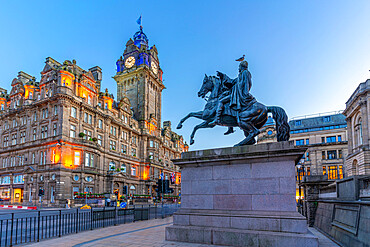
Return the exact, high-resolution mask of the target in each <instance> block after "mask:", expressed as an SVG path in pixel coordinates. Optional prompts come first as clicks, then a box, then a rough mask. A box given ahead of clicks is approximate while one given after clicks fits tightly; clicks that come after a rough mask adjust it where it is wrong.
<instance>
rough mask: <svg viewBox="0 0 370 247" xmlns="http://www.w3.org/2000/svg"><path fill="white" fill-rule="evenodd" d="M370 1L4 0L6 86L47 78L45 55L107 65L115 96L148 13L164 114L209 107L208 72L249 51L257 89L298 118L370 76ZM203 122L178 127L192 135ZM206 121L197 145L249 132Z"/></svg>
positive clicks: (227, 69) (327, 107) (339, 102)
mask: <svg viewBox="0 0 370 247" xmlns="http://www.w3.org/2000/svg"><path fill="white" fill-rule="evenodd" d="M369 13H370V1H339V0H335V1H322V0H321V1H230V0H229V1H215V0H213V1H181V2H180V1H115V0H114V1H3V2H2V4H1V6H0V31H1V38H0V54H1V56H0V87H3V88H6V89H8V90H10V84H11V81H12V79H13V78H14V77H16V76H17V73H18V71H21V70H22V71H24V72H26V73H29V74H31V75H33V76H35V77H36V78H37V80H38V81H39V79H40V72H41V71H42V69H43V67H44V62H45V58H46V57H52V58H54V59H56V60H57V61H59V62H63V61H64V60H71V61H72V59H75V60H76V61H77V64H78V65H79V66H80V67H82V68H83V69H86V70H88V69H89V68H91V67H93V66H96V65H98V66H100V67H101V68H102V70H103V82H102V90H104V89H105V88H108V89H109V91H110V92H112V93H114V95H116V83H115V81H114V80H113V79H112V76H113V75H115V73H116V66H115V62H116V60H117V59H118V58H119V57H120V56H121V55H122V53H123V51H124V49H125V44H126V42H127V40H128V39H129V38H131V37H132V36H133V34H134V33H135V32H136V31H137V30H138V29H139V26H138V25H137V23H136V20H137V19H138V17H139V16H140V15H142V22H143V23H142V25H143V28H144V32H145V33H146V35H147V36H148V38H149V44H150V46H152V45H154V44H155V45H156V47H157V49H158V52H159V60H160V66H161V68H162V69H163V71H164V75H163V78H164V84H165V86H166V89H165V90H164V91H163V94H162V100H163V101H162V106H163V107H162V120H171V121H172V128H173V129H175V127H176V125H177V124H178V122H179V120H180V119H181V118H182V117H183V116H185V115H186V114H188V113H189V112H191V111H200V110H202V109H203V107H204V105H205V101H204V100H203V99H200V98H198V97H197V92H198V90H199V89H200V86H201V84H202V80H203V77H204V74H205V73H207V74H208V75H215V74H216V71H217V70H219V71H222V72H224V73H226V74H228V75H229V76H230V77H232V78H233V77H236V76H237V74H238V62H236V61H235V59H236V58H239V57H240V56H242V55H243V54H245V55H246V60H247V61H248V63H249V70H250V72H251V73H252V81H253V86H252V89H251V93H252V94H253V95H254V96H255V97H256V99H257V100H258V101H260V102H262V103H263V104H265V105H279V106H281V107H283V108H284V109H285V110H286V111H287V114H288V115H289V117H290V118H291V117H296V116H302V115H308V114H314V113H322V112H328V111H337V110H343V109H345V102H346V101H347V100H348V98H349V97H350V96H351V94H352V93H353V91H354V90H355V89H356V87H357V86H358V84H359V83H361V82H363V81H365V80H366V79H367V78H370V72H369V69H370V26H369V23H370V14H369ZM199 123H201V120H198V119H191V120H188V121H187V122H185V124H184V128H183V129H182V130H176V132H177V133H179V134H181V135H183V136H184V138H185V140H186V141H187V142H189V136H190V133H191V131H192V128H193V127H194V126H195V125H196V124H199ZM225 131H226V128H225V127H215V128H213V129H201V130H199V131H198V132H197V135H196V136H195V144H194V145H192V146H191V150H195V149H205V148H207V149H208V148H215V147H226V146H232V145H234V144H236V143H237V142H239V141H240V140H242V139H243V138H244V136H243V134H242V132H241V131H238V132H235V133H234V134H232V135H229V136H227V137H224V135H223V132H225Z"/></svg>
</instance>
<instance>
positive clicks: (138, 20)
mask: <svg viewBox="0 0 370 247" xmlns="http://www.w3.org/2000/svg"><path fill="white" fill-rule="evenodd" d="M136 22H137V24H139V25H141V16H140V17H139V19H137V21H136Z"/></svg>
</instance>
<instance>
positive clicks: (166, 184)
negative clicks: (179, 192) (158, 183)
mask: <svg viewBox="0 0 370 247" xmlns="http://www.w3.org/2000/svg"><path fill="white" fill-rule="evenodd" d="M163 187H164V188H163V193H165V194H168V193H169V190H170V180H164V181H163Z"/></svg>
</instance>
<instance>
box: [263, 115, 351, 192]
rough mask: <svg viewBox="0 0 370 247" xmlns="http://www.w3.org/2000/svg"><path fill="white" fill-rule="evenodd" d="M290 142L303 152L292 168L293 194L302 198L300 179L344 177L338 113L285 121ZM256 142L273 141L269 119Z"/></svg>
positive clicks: (344, 139) (342, 120)
mask: <svg viewBox="0 0 370 247" xmlns="http://www.w3.org/2000/svg"><path fill="white" fill-rule="evenodd" d="M289 126H290V129H291V131H290V140H292V141H293V142H294V144H295V145H296V146H304V147H307V151H306V153H305V154H304V156H303V157H302V159H301V160H300V161H299V163H298V165H297V167H296V173H297V174H296V178H297V181H296V182H297V183H296V192H297V193H296V194H297V198H299V197H303V191H300V190H299V185H298V184H299V182H300V181H302V177H303V176H309V175H326V176H327V177H328V179H329V180H332V181H335V180H337V179H342V178H343V177H344V176H345V175H346V176H347V174H345V169H344V160H345V158H346V156H347V149H348V148H347V145H348V144H347V143H348V141H347V123H346V120H345V116H344V115H343V114H341V112H331V113H320V114H314V115H307V116H302V117H294V118H292V119H291V120H290V121H289ZM257 142H258V143H265V142H276V130H275V123H274V121H273V119H272V118H271V117H269V118H268V120H267V122H266V124H265V125H264V127H263V128H262V129H261V133H260V134H259V135H258V141H257Z"/></svg>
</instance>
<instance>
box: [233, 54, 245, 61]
mask: <svg viewBox="0 0 370 247" xmlns="http://www.w3.org/2000/svg"><path fill="white" fill-rule="evenodd" d="M244 57H245V55H243V56H242V57H240V58H238V59H236V60H235V61H238V62H241V61H244Z"/></svg>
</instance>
